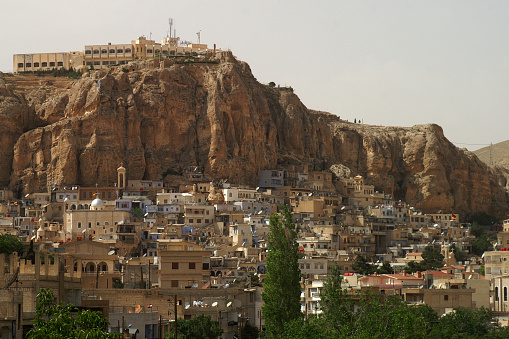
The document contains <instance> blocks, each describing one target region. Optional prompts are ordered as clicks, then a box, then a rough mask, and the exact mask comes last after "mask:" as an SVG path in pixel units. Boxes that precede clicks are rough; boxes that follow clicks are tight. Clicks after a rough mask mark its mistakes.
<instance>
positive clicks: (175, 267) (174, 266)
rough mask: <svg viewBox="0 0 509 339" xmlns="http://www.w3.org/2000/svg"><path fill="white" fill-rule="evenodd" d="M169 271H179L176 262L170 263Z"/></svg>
mask: <svg viewBox="0 0 509 339" xmlns="http://www.w3.org/2000/svg"><path fill="white" fill-rule="evenodd" d="M171 269H172V270H178V269H179V263H178V262H172V263H171Z"/></svg>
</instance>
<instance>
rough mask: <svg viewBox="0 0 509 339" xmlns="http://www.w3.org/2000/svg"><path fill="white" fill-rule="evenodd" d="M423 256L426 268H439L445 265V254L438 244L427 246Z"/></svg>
mask: <svg viewBox="0 0 509 339" xmlns="http://www.w3.org/2000/svg"><path fill="white" fill-rule="evenodd" d="M421 257H422V264H423V265H424V267H425V269H426V270H432V269H437V268H440V267H442V266H443V265H444V256H443V255H442V253H440V247H438V246H437V247H435V246H431V245H428V246H426V247H425V248H424V251H423V252H422V254H421Z"/></svg>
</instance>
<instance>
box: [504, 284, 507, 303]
mask: <svg viewBox="0 0 509 339" xmlns="http://www.w3.org/2000/svg"><path fill="white" fill-rule="evenodd" d="M504 301H507V286H505V287H504Z"/></svg>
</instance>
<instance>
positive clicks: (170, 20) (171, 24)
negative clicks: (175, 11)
mask: <svg viewBox="0 0 509 339" xmlns="http://www.w3.org/2000/svg"><path fill="white" fill-rule="evenodd" d="M168 23H169V24H170V38H171V30H172V27H173V19H172V18H170V19H169V20H168Z"/></svg>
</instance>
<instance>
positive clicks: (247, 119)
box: [0, 53, 507, 215]
mask: <svg viewBox="0 0 509 339" xmlns="http://www.w3.org/2000/svg"><path fill="white" fill-rule="evenodd" d="M218 61H219V62H218V63H217V64H190V65H173V66H171V67H169V68H164V69H161V68H153V67H150V63H132V64H130V65H129V66H125V67H123V68H122V67H118V68H113V69H111V70H110V71H109V72H105V71H95V72H93V73H91V74H85V75H84V76H83V77H82V79H80V80H76V81H70V80H67V81H64V80H62V79H60V80H58V81H57V80H48V79H51V78H43V80H41V81H38V82H37V83H33V84H29V85H26V84H24V83H23V81H22V79H29V77H27V76H25V77H20V76H14V77H12V76H5V75H4V76H2V77H0V132H1V136H0V147H1V149H0V152H1V153H0V154H1V156H2V161H1V163H0V185H4V186H10V187H11V188H13V189H15V190H17V191H18V192H19V193H20V194H21V193H25V192H33V191H44V190H46V189H47V187H48V186H50V185H51V184H52V183H53V182H58V183H59V184H61V185H70V184H81V185H88V186H91V185H95V184H96V183H98V184H99V185H111V184H112V183H114V182H115V181H116V168H117V167H118V165H119V164H120V163H123V164H124V166H125V167H126V168H127V170H128V178H129V179H161V177H162V174H163V173H165V172H166V173H168V170H176V171H180V170H182V169H184V168H185V167H187V166H191V165H193V166H201V167H202V168H204V171H205V174H206V176H207V177H208V178H209V179H215V178H228V179H230V180H231V181H233V182H236V183H243V184H252V185H255V184H256V182H257V176H258V173H259V171H260V169H266V168H284V167H288V166H291V165H299V164H309V165H311V166H310V167H311V168H312V169H316V170H324V169H328V168H330V167H331V166H332V165H337V166H335V167H334V170H336V171H339V172H340V173H343V174H345V173H348V171H349V173H351V175H357V174H360V175H363V176H364V177H365V178H366V182H368V183H372V184H375V185H377V186H378V187H380V188H381V189H384V190H385V192H391V193H393V194H394V195H395V197H396V198H399V199H405V200H406V201H408V202H409V203H412V204H414V205H417V206H418V207H420V208H422V209H423V210H425V211H434V210H437V209H441V210H451V211H455V212H457V213H460V212H461V213H468V212H471V211H476V212H480V211H484V212H489V213H494V214H498V215H501V214H503V213H505V211H506V209H507V198H506V191H505V188H504V187H505V186H506V185H507V182H506V181H505V178H504V176H501V175H499V174H496V173H492V172H491V171H490V170H489V169H488V168H487V166H486V165H485V164H483V163H482V162H481V161H479V160H478V159H477V157H475V156H474V155H473V154H471V153H469V152H466V151H465V150H461V149H458V148H457V147H455V146H454V145H453V144H451V143H450V142H449V141H448V140H447V139H446V138H445V136H444V135H443V131H442V129H441V128H440V127H439V126H437V125H432V124H430V125H421V126H413V127H410V128H402V127H380V126H368V125H362V124H352V123H348V122H346V121H343V120H341V119H340V118H339V117H337V116H335V115H332V114H328V113H323V112H315V111H311V110H308V109H307V108H306V107H305V106H304V105H303V104H302V103H301V102H300V100H299V99H298V97H297V96H296V95H295V94H293V93H292V92H291V91H288V90H283V89H277V88H270V87H268V86H265V85H262V84H260V83H258V82H257V81H256V79H255V78H254V77H253V75H252V74H251V70H250V68H249V66H248V65H247V64H246V63H244V62H240V61H238V60H236V59H235V58H234V57H233V56H232V55H231V53H223V54H221V55H220V56H218ZM99 84H100V85H99Z"/></svg>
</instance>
